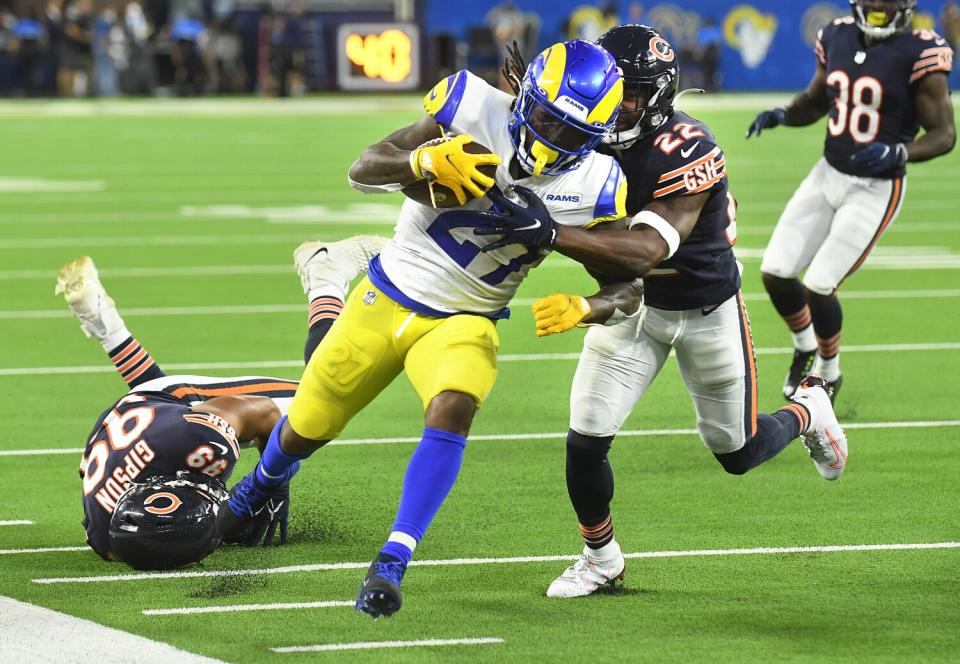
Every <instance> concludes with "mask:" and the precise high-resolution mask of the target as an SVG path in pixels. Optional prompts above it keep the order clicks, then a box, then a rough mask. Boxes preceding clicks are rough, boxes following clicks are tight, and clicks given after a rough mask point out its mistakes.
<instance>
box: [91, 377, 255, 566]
mask: <svg viewBox="0 0 960 664" xmlns="http://www.w3.org/2000/svg"><path fill="white" fill-rule="evenodd" d="M87 441H88V442H87V448H86V450H85V451H84V454H83V459H82V460H81V462H80V476H81V478H83V513H84V519H83V526H84V528H86V530H87V542H88V543H89V544H90V547H91V548H92V549H93V550H94V551H96V552H97V553H98V554H99V555H100V556H101V557H103V558H105V559H106V558H107V554H108V552H109V540H108V531H109V526H110V517H111V516H112V514H113V510H114V508H115V507H116V502H117V499H118V498H120V496H121V495H122V494H123V492H124V491H125V490H126V488H127V485H128V484H129V483H130V482H132V481H135V480H138V481H141V482H142V481H143V480H145V479H146V478H148V477H150V476H152V475H160V474H167V473H173V472H176V471H178V470H183V469H192V470H196V471H198V472H201V473H206V474H207V475H210V476H212V477H219V478H220V479H221V480H223V481H224V482H226V481H227V478H228V477H229V475H230V473H231V472H232V471H233V467H234V465H235V464H236V462H237V459H238V458H239V456H240V449H239V444H238V442H237V434H236V432H235V431H234V430H233V427H232V426H230V425H229V424H228V423H227V422H226V421H224V420H223V419H222V418H220V417H218V416H216V415H213V414H212V413H199V412H194V411H193V410H191V407H190V406H189V405H188V404H185V403H183V402H182V401H180V400H179V399H177V398H176V397H174V396H171V395H170V394H167V393H165V392H131V393H129V394H127V395H126V396H124V397H123V398H121V399H120V400H119V401H117V402H116V403H115V404H114V405H113V406H111V407H110V408H109V409H107V410H106V411H104V413H103V414H102V415H101V416H100V418H99V419H98V420H97V423H96V425H94V427H93V431H92V432H91V433H90V437H89V438H88V439H87Z"/></svg>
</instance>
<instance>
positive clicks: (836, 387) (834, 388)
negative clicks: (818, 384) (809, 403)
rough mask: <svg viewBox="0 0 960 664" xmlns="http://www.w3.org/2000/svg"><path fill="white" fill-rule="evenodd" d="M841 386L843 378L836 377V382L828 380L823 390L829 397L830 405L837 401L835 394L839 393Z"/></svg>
mask: <svg viewBox="0 0 960 664" xmlns="http://www.w3.org/2000/svg"><path fill="white" fill-rule="evenodd" d="M841 385H843V376H842V375H840V376H837V379H836V380H828V381H827V386H826V387H825V388H824V389H825V390H826V391H827V394H829V395H830V404H831V405H833V404H834V403H835V402H836V400H837V393H838V392H840V386H841Z"/></svg>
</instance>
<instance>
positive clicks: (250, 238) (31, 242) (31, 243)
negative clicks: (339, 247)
mask: <svg viewBox="0 0 960 664" xmlns="http://www.w3.org/2000/svg"><path fill="white" fill-rule="evenodd" d="M304 239H306V236H305V235H304V234H303V233H301V234H297V235H280V234H276V233H267V234H257V235H142V236H138V237H131V236H123V235H108V236H94V237H63V238H59V237H54V238H22V239H15V240H0V249H57V248H71V247H73V248H77V249H81V248H82V249H84V250H86V249H87V248H89V247H196V246H200V245H225V244H226V245H237V244H242V245H249V246H252V247H255V246H257V245H261V244H293V243H297V242H302V241H303V240H304Z"/></svg>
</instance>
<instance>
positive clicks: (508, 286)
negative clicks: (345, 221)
mask: <svg viewBox="0 0 960 664" xmlns="http://www.w3.org/2000/svg"><path fill="white" fill-rule="evenodd" d="M513 101H514V98H513V97H512V96H510V95H508V94H506V93H504V92H501V91H499V90H497V89H496V88H493V87H492V86H490V85H488V84H487V83H486V82H484V81H483V80H481V79H479V78H477V77H476V76H474V75H473V74H471V73H469V72H467V71H461V72H458V73H456V74H454V75H452V76H450V77H449V78H446V79H444V80H443V81H441V82H440V83H439V84H437V86H436V87H434V88H433V90H431V91H430V93H429V94H428V95H427V97H426V98H425V100H424V108H425V109H426V111H427V112H428V113H429V114H430V115H432V116H433V118H434V119H435V120H436V121H437V124H439V125H440V126H441V127H443V129H444V130H445V131H446V132H447V133H448V134H451V135H460V134H468V135H470V136H471V137H473V139H474V140H475V141H476V142H478V143H480V144H481V145H484V146H486V147H487V148H489V149H490V150H491V151H493V152H495V153H496V154H497V155H498V156H499V157H500V160H501V164H500V165H499V166H498V167H497V173H496V181H497V185H499V186H500V188H501V189H502V190H506V188H507V187H508V186H510V185H513V184H515V183H516V184H520V185H522V186H525V187H528V188H529V189H531V190H532V191H533V192H534V193H536V194H537V195H538V196H539V197H540V198H541V199H542V200H543V201H544V203H545V204H546V206H547V209H548V210H549V211H550V214H551V216H552V217H553V218H554V219H555V220H556V221H557V223H560V224H563V225H566V226H576V227H580V228H589V227H591V226H593V225H594V224H597V223H600V222H603V221H611V220H615V219H620V218H623V217H625V216H626V207H625V202H626V178H625V176H624V175H623V173H622V172H621V170H620V166H619V165H618V164H617V162H616V160H615V159H613V157H610V156H607V155H601V154H598V153H596V152H594V153H591V154H590V155H589V156H588V157H586V158H585V159H584V160H583V161H582V162H581V163H580V165H579V167H578V168H576V169H575V170H573V171H570V172H568V173H564V174H563V175H557V176H540V177H523V178H520V179H517V180H515V179H514V178H512V177H511V176H510V173H509V168H510V161H511V159H513V157H514V148H513V143H512V142H511V140H510V134H509V132H508V129H507V125H508V122H509V120H510V114H511V107H512V104H513ZM489 207H490V201H489V200H488V199H487V198H479V199H475V200H472V201H470V202H468V203H467V205H465V206H463V207H460V208H454V209H449V210H436V209H434V208H432V207H428V206H425V205H421V204H419V203H417V202H415V201H413V200H411V199H406V200H405V201H404V204H403V208H402V209H401V210H400V217H399V219H398V222H397V228H396V234H395V235H394V237H393V239H391V240H390V242H389V244H388V245H387V246H386V247H385V248H384V250H383V252H382V253H381V254H380V256H379V259H374V262H373V263H372V264H371V269H370V278H371V280H372V281H373V283H374V284H375V285H377V287H378V288H380V289H381V290H383V291H384V292H386V293H387V294H388V295H390V296H391V297H393V298H394V299H397V300H398V301H399V302H400V303H401V304H403V305H404V306H407V307H410V308H411V309H413V310H415V311H419V312H420V313H425V314H428V315H430V314H433V315H450V314H454V313H459V312H464V313H476V314H481V315H486V316H490V317H495V318H496V317H502V316H504V315H505V313H504V310H505V307H506V306H507V303H509V302H510V299H511V298H512V297H513V295H514V293H516V291H517V287H518V286H519V285H520V282H521V281H523V279H524V277H526V275H527V272H529V270H530V269H531V268H532V267H534V266H535V265H537V264H538V263H539V262H540V261H541V260H542V259H543V257H544V256H545V255H546V253H547V252H543V253H538V252H534V251H529V250H528V249H527V248H526V247H524V246H522V245H518V244H517V245H510V246H507V247H504V248H502V249H498V250H495V251H491V252H489V253H483V252H482V251H481V250H480V246H481V245H480V243H479V241H480V240H481V238H476V237H475V236H474V234H473V230H474V228H476V227H477V226H478V225H479V223H480V222H479V221H478V219H477V217H476V215H475V214H471V213H470V212H466V211H477V210H484V209H487V208H489Z"/></svg>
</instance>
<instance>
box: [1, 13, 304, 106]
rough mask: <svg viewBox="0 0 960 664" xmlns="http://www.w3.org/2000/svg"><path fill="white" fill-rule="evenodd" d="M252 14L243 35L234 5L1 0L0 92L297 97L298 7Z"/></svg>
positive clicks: (300, 82)
mask: <svg viewBox="0 0 960 664" xmlns="http://www.w3.org/2000/svg"><path fill="white" fill-rule="evenodd" d="M255 18H256V19H257V20H256V22H255V24H254V25H253V26H247V28H248V29H247V32H248V33H252V37H253V38H252V39H250V38H249V37H247V38H246V39H245V35H243V34H242V32H241V27H242V26H241V24H240V22H239V21H238V16H237V11H236V9H235V7H234V2H233V0H0V95H11V94H12V95H16V96H27V97H32V96H54V95H56V96H60V97H81V96H88V95H93V96H97V97H114V96H117V95H119V94H133V95H145V94H177V95H199V94H206V93H212V92H215V93H235V92H245V91H246V92H252V91H262V92H267V93H273V94H278V95H281V96H286V95H289V94H291V93H297V92H300V91H302V90H303V88H304V83H303V75H302V74H303V50H304V28H303V23H302V21H303V10H302V7H301V5H300V4H299V3H297V2H287V3H276V6H274V5H273V4H270V3H264V4H263V6H262V8H261V9H260V10H259V11H258V12H257V13H256V15H255ZM251 28H252V29H251ZM245 56H246V57H245ZM251 64H252V65H253V66H252V67H251V66H250V65H251Z"/></svg>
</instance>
